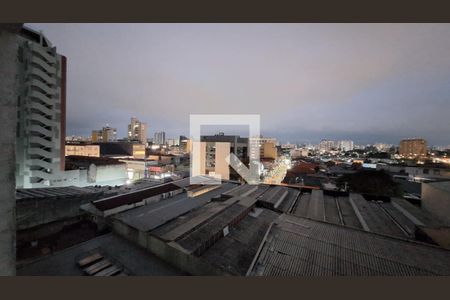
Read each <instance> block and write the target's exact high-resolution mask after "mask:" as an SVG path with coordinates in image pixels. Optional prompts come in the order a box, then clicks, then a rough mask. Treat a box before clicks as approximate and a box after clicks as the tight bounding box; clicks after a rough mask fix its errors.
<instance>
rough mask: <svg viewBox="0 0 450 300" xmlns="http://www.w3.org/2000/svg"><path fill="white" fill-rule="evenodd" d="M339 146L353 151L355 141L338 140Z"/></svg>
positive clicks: (343, 149) (342, 149)
mask: <svg viewBox="0 0 450 300" xmlns="http://www.w3.org/2000/svg"><path fill="white" fill-rule="evenodd" d="M336 144H337V148H338V149H340V150H341V151H351V150H353V141H350V140H341V141H337V143H336Z"/></svg>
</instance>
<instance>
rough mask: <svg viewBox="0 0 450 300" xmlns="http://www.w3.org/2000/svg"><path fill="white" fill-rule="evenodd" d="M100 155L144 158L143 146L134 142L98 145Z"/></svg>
mask: <svg viewBox="0 0 450 300" xmlns="http://www.w3.org/2000/svg"><path fill="white" fill-rule="evenodd" d="M98 145H99V146H100V155H101V156H107V157H117V158H119V157H132V158H145V145H144V144H139V143H136V142H125V141H122V142H111V143H99V144H98Z"/></svg>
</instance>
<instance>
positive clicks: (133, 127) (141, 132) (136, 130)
mask: <svg viewBox="0 0 450 300" xmlns="http://www.w3.org/2000/svg"><path fill="white" fill-rule="evenodd" d="M147 130H148V127H147V123H142V122H140V121H139V120H138V119H137V118H136V117H132V118H131V122H130V124H129V125H128V140H129V141H139V142H140V143H141V144H144V145H146V144H147Z"/></svg>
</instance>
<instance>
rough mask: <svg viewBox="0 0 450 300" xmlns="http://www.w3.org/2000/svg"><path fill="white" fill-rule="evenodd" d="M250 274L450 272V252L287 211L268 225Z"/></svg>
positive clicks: (442, 273)
mask: <svg viewBox="0 0 450 300" xmlns="http://www.w3.org/2000/svg"><path fill="white" fill-rule="evenodd" d="M247 274H248V275H253V276H255V275H256V276H304V275H306V276H320V275H354V276H363V275H378V276H396V275H399V276H415V275H450V251H448V250H445V249H443V248H438V247H434V246H430V245H427V244H422V243H418V242H413V241H409V240H404V239H397V238H393V237H390V236H385V235H380V234H374V233H369V232H365V231H362V230H358V229H354V228H349V227H345V226H341V225H334V224H330V223H326V222H319V221H314V220H310V219H305V218H299V217H295V216H290V215H282V216H280V217H279V219H277V220H276V221H275V222H274V223H272V225H271V227H270V228H269V229H268V230H267V232H266V236H265V238H264V240H263V242H262V244H261V246H260V248H259V251H258V253H257V255H256V256H255V259H254V261H253V263H252V265H251V266H250V268H249V270H248V273H247Z"/></svg>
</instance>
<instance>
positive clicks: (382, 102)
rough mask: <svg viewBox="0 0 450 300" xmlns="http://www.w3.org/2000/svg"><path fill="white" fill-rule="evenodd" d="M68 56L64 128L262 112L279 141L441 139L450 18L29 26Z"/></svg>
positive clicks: (169, 130)
mask: <svg viewBox="0 0 450 300" xmlns="http://www.w3.org/2000/svg"><path fill="white" fill-rule="evenodd" d="M28 25H29V26H30V27H32V28H34V29H37V30H42V31H43V32H44V34H45V35H46V36H47V37H48V38H49V40H50V41H51V42H52V43H53V45H55V46H56V47H57V49H58V52H59V53H61V54H63V55H65V56H66V57H67V59H68V99H67V101H68V106H67V109H68V111H67V114H68V115H67V130H68V132H67V133H68V135H72V134H75V135H90V132H91V130H92V129H94V128H101V127H102V126H104V125H105V124H109V125H110V126H113V127H117V129H118V133H119V136H125V134H126V128H127V124H128V122H129V118H130V117H131V116H136V117H137V118H138V119H140V120H141V121H144V122H147V123H148V124H149V125H150V130H149V136H150V137H152V136H153V133H154V132H155V131H161V130H164V131H166V137H175V136H177V135H180V134H185V135H187V134H188V133H189V114H191V113H214V114H217V113H240V114H242V113H251V114H260V115H261V129H262V133H263V134H264V135H267V136H274V137H277V138H278V139H279V140H281V141H282V142H286V141H290V142H318V141H320V140H321V139H322V138H330V139H341V138H349V139H353V140H354V141H355V142H356V143H372V142H388V143H395V144H397V143H398V141H399V139H401V138H404V137H417V136H420V137H424V138H426V139H427V140H428V141H429V144H435V145H449V144H450V24H28Z"/></svg>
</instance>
